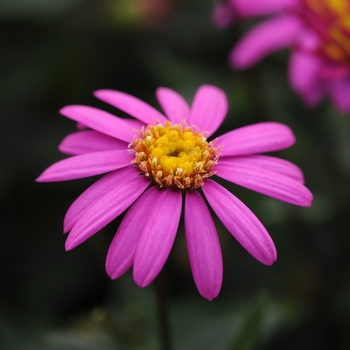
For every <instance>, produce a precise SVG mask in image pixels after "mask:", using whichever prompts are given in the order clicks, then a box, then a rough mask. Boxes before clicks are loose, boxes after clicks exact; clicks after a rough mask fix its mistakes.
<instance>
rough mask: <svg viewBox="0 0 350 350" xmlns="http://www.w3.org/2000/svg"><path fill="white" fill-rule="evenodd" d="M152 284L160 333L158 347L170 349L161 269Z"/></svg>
mask: <svg viewBox="0 0 350 350" xmlns="http://www.w3.org/2000/svg"><path fill="white" fill-rule="evenodd" d="M154 284H155V292H156V299H157V318H158V327H159V335H160V349H161V350H171V341H170V327H169V313H168V307H167V301H166V291H165V281H164V275H163V272H162V271H161V272H160V274H159V275H158V277H157V278H156V280H155V281H154Z"/></svg>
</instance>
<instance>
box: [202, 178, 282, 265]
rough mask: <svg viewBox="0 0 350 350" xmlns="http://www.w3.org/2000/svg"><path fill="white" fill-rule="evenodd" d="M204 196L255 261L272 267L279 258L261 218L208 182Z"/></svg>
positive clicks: (217, 186)
mask: <svg viewBox="0 0 350 350" xmlns="http://www.w3.org/2000/svg"><path fill="white" fill-rule="evenodd" d="M202 189H203V192H204V194H205V196H206V198H207V200H208V202H209V204H210V206H211V207H212V208H213V210H214V212H215V213H216V215H217V216H218V217H219V219H220V220H221V221H222V223H223V224H224V225H225V227H226V228H227V229H228V231H229V232H230V233H231V234H232V235H233V236H234V237H235V238H236V239H237V241H238V242H239V243H240V244H241V245H242V246H243V247H244V248H245V249H246V250H247V251H248V253H249V254H251V255H252V256H253V257H254V258H255V259H257V260H258V261H260V262H261V263H263V264H265V265H272V264H273V262H274V261H275V260H276V258H277V252H276V248H275V245H274V243H273V241H272V239H271V237H270V236H269V234H268V232H267V231H266V229H265V227H264V226H263V225H262V224H261V222H260V221H259V220H258V218H257V217H256V216H255V215H254V214H253V213H252V212H251V211H250V209H249V208H247V207H246V206H245V205H244V204H243V203H242V202H241V201H240V200H239V199H238V198H237V197H235V196H234V195H233V194H232V193H230V192H229V191H227V190H226V189H225V188H223V187H222V186H220V185H219V184H218V183H216V182H214V181H212V180H209V179H207V180H206V182H205V185H204V186H203V187H202Z"/></svg>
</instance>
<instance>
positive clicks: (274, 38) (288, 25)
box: [229, 16, 301, 69]
mask: <svg viewBox="0 0 350 350" xmlns="http://www.w3.org/2000/svg"><path fill="white" fill-rule="evenodd" d="M300 26H301V24H300V22H299V20H298V19H297V18H296V17H294V16H283V17H278V18H274V19H270V20H267V21H265V22H263V23H261V24H258V25H257V26H256V27H254V28H253V29H251V30H250V31H249V32H248V33H247V34H246V35H244V36H243V38H242V39H241V40H240V41H239V42H238V43H237V45H236V46H235V47H234V48H233V50H232V51H231V53H230V57H229V61H230V63H231V65H232V66H233V67H234V68H238V69H246V68H249V67H251V66H253V65H254V64H256V63H257V62H259V61H260V60H261V59H263V58H264V57H265V56H267V55H268V54H270V53H272V52H274V51H276V50H279V49H282V48H285V47H287V46H289V45H290V44H291V43H292V42H293V41H294V40H295V38H296V36H297V34H298V31H299V29H300Z"/></svg>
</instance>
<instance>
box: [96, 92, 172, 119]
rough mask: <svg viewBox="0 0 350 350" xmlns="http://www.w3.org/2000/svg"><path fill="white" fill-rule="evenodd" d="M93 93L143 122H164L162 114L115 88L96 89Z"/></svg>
mask: <svg viewBox="0 0 350 350" xmlns="http://www.w3.org/2000/svg"><path fill="white" fill-rule="evenodd" d="M94 95H95V96H96V97H97V98H99V99H100V100H102V101H104V102H107V103H109V104H111V105H112V106H114V107H116V108H119V109H120V110H122V111H123V112H126V113H128V114H130V115H131V116H133V117H134V118H136V119H138V120H140V121H141V122H144V123H145V124H147V125H148V124H155V123H157V122H159V123H164V122H165V120H166V118H165V117H164V115H163V114H161V113H160V112H158V111H157V110H156V109H155V108H153V107H151V106H150V105H149V104H148V103H146V102H144V101H141V100H140V99H138V98H136V97H134V96H131V95H129V94H126V93H125V92H121V91H116V90H98V91H95V93H94Z"/></svg>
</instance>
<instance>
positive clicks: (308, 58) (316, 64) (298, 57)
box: [289, 51, 322, 93]
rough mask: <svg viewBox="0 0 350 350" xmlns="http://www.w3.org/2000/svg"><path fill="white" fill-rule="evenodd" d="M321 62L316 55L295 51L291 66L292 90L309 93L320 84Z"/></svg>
mask: <svg viewBox="0 0 350 350" xmlns="http://www.w3.org/2000/svg"><path fill="white" fill-rule="evenodd" d="M321 66H322V64H321V61H320V60H319V59H318V58H317V57H316V56H314V55H312V54H310V53H306V52H299V51H295V52H293V53H292V55H291V59H290V64H289V80H290V84H291V86H292V88H293V89H294V90H295V91H297V92H299V93H303V92H308V91H309V90H310V89H313V88H314V86H316V85H317V84H319V83H320V72H321Z"/></svg>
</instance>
